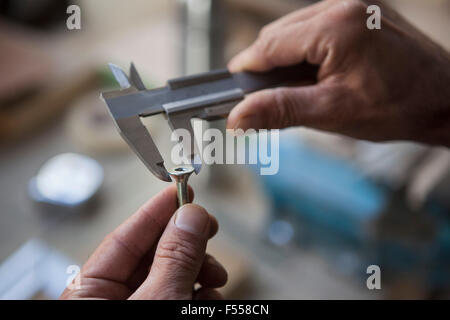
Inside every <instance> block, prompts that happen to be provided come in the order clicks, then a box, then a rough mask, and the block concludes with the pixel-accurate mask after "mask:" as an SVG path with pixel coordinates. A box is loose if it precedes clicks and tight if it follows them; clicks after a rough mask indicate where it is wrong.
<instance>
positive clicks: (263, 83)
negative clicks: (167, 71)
mask: <svg viewBox="0 0 450 320" xmlns="http://www.w3.org/2000/svg"><path fill="white" fill-rule="evenodd" d="M109 67H110V69H111V71H112V73H113V75H114V77H115V78H116V80H117V82H118V83H119V85H120V88H121V89H120V90H117V91H112V92H105V93H102V97H103V99H104V101H105V102H106V104H107V106H108V109H109V111H110V114H111V116H112V118H113V119H114V122H115V124H116V126H117V129H118V130H119V132H120V134H121V135H122V137H123V138H124V139H125V141H126V142H127V143H128V144H129V146H130V147H131V148H132V149H133V150H134V152H135V153H136V154H137V155H138V157H139V158H140V159H141V160H142V162H144V164H145V165H146V166H147V168H148V169H149V170H150V171H151V172H152V173H153V174H154V175H155V176H156V177H158V178H159V179H161V180H163V181H171V179H170V175H169V173H168V172H167V170H166V167H165V166H164V159H163V157H162V156H161V153H160V152H159V150H158V148H157V147H156V145H155V143H154V141H153V139H152V137H151V136H150V134H149V132H148V131H147V129H146V128H145V127H144V125H143V124H142V122H141V120H140V118H141V117H148V116H152V115H155V114H159V113H164V114H165V115H166V118H167V121H168V122H169V125H170V127H171V129H172V130H175V129H179V128H183V129H186V130H188V132H189V133H190V134H191V137H192V138H191V140H192V143H189V145H188V146H184V145H183V148H185V149H184V150H188V160H189V161H190V163H191V164H192V166H193V167H194V170H195V173H196V174H198V173H199V172H200V169H201V158H200V155H199V152H198V148H197V146H196V144H195V139H194V131H193V129H192V125H191V119H192V118H200V119H204V120H215V119H218V118H222V117H226V116H227V115H228V113H229V112H230V111H231V109H232V108H233V107H234V106H235V105H236V104H237V103H238V102H239V101H241V100H242V99H243V98H244V96H245V94H248V93H251V92H254V91H258V90H261V89H266V88H272V87H277V86H283V85H294V84H299V83H303V84H305V83H309V84H311V83H314V82H315V81H316V77H317V72H318V66H316V65H311V64H308V63H301V64H298V65H295V66H290V67H281V68H276V69H273V70H271V71H268V72H263V73H256V72H239V73H230V72H229V71H228V70H226V69H221V70H214V71H211V72H206V73H201V74H196V75H191V76H186V77H181V78H176V79H172V80H169V81H167V85H166V86H165V87H161V88H156V89H151V90H147V89H146V88H145V86H144V84H143V82H142V79H141V77H140V76H139V74H138V72H137V70H136V68H135V66H134V64H133V63H132V64H131V66H130V72H129V76H127V75H126V73H125V72H124V71H123V70H122V69H120V68H119V67H117V66H116V65H113V64H110V65H109Z"/></svg>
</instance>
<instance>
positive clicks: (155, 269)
mask: <svg viewBox="0 0 450 320" xmlns="http://www.w3.org/2000/svg"><path fill="white" fill-rule="evenodd" d="M190 194H191V195H192V190H190ZM176 203H177V202H176V189H175V186H171V187H169V188H167V189H165V190H163V191H162V192H160V193H159V194H157V195H156V196H155V197H153V198H152V199H151V200H149V201H148V202H147V203H146V204H144V205H143V206H142V207H141V208H140V209H139V210H138V211H137V212H136V213H135V214H134V215H132V216H131V217H130V218H128V219H127V220H126V221H125V222H124V223H123V224H121V225H120V226H119V227H118V228H117V229H116V230H114V231H113V232H112V233H110V234H109V235H108V236H107V237H106V238H105V239H104V240H103V242H102V243H101V244H100V246H99V247H98V248H97V250H95V252H94V253H93V254H92V256H91V257H90V258H89V260H88V261H87V262H86V263H85V265H84V266H83V268H82V270H81V272H80V274H79V275H78V276H77V278H76V279H75V280H74V281H73V283H74V286H73V287H74V288H73V289H69V288H67V289H66V290H65V291H64V292H63V294H62V295H61V297H60V298H61V299H219V298H221V295H220V294H219V292H217V291H216V290H214V289H213V288H217V287H220V286H223V285H224V284H225V283H226V281H227V273H226V271H225V269H224V268H223V267H222V265H220V264H219V263H218V262H217V261H216V260H215V259H214V258H213V257H211V256H209V255H207V254H206V255H205V250H206V243H207V241H208V239H209V238H211V237H212V236H214V234H215V233H216V232H217V229H218V225H217V221H216V219H215V218H214V217H213V216H211V215H209V214H208V212H206V210H205V209H203V208H202V207H200V206H197V205H195V204H186V205H184V206H182V207H181V208H179V209H178V210H176V209H177V208H176ZM175 210H176V212H175ZM174 212H175V214H173V213H174ZM196 282H198V283H200V284H201V286H202V287H201V288H200V289H199V290H197V291H194V290H193V287H194V283H196ZM77 285H78V286H79V287H77Z"/></svg>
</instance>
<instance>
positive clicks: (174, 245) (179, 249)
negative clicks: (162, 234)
mask: <svg viewBox="0 0 450 320" xmlns="http://www.w3.org/2000/svg"><path fill="white" fill-rule="evenodd" d="M196 251H197V250H196V248H195V246H194V245H193V244H191V243H189V242H188V241H183V240H172V241H164V242H162V243H161V244H160V245H159V248H158V250H157V251H156V254H155V260H158V261H163V262H164V263H165V264H168V265H174V266H176V267H177V268H182V269H184V270H186V271H193V269H194V268H195V265H196V257H197V255H196Z"/></svg>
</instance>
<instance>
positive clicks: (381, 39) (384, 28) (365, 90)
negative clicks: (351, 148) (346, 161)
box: [227, 0, 450, 146]
mask: <svg viewBox="0 0 450 320" xmlns="http://www.w3.org/2000/svg"><path fill="white" fill-rule="evenodd" d="M373 2H376V1H371V3H373ZM366 9H367V6H366V5H365V4H364V3H363V2H362V1H358V0H345V1H344V0H327V1H322V2H319V3H317V4H315V5H313V6H310V7H307V8H305V9H302V10H298V11H296V12H293V13H291V14H289V15H287V16H285V17H282V18H281V19H279V20H277V21H275V22H273V23H271V24H269V25H268V26H266V27H264V28H263V29H262V31H261V32H260V35H259V37H258V39H257V40H256V41H255V42H254V43H253V45H251V46H250V47H249V48H248V49H246V50H244V51H243V52H241V53H240V54H239V55H237V56H236V57H235V58H234V59H233V60H232V61H231V62H230V63H229V65H228V67H229V69H230V71H232V72H237V71H241V70H249V71H266V70H269V69H271V68H274V67H277V66H288V65H293V64H296V63H299V62H301V61H308V62H309V63H311V64H319V65H320V71H319V75H318V80H319V81H318V83H317V84H316V85H312V86H304V87H293V88H276V89H269V90H263V91H260V92H256V93H253V94H251V95H249V96H248V97H246V98H245V99H244V101H242V102H241V103H240V104H239V105H237V106H236V107H235V108H234V109H233V110H232V112H231V113H230V115H229V117H228V124H227V127H228V128H230V129H237V128H241V129H244V130H246V129H249V128H254V129H261V128H266V129H271V128H284V127H289V126H298V125H302V126H307V127H312V128H316V129H321V130H326V131H331V132H336V133H341V134H345V135H348V136H352V137H356V138H362V139H368V140H373V141H382V140H397V139H402V140H414V141H419V142H425V143H432V144H443V145H447V146H450V130H449V129H448V128H449V126H450V90H449V84H450V57H449V54H448V52H446V51H445V50H444V49H442V48H441V47H439V46H438V45H437V44H435V43H434V42H432V41H431V40H430V39H428V38H427V37H426V36H424V35H423V34H422V33H420V32H419V31H418V30H417V29H415V28H414V27H412V26H411V25H410V24H409V23H408V22H406V21H405V20H404V19H403V18H401V17H400V16H399V15H398V14H396V13H395V12H394V11H393V10H391V9H390V8H388V7H385V6H381V13H382V20H381V30H369V29H368V28H367V27H366V20H367V18H368V17H369V15H368V14H367V13H366Z"/></svg>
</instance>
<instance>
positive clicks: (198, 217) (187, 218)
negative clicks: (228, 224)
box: [175, 204, 209, 235]
mask: <svg viewBox="0 0 450 320" xmlns="http://www.w3.org/2000/svg"><path fill="white" fill-rule="evenodd" d="M208 220H209V217H208V214H207V213H206V212H205V211H204V210H202V209H200V208H199V207H197V206H195V205H192V204H186V205H184V206H182V207H181V208H180V209H178V211H177V213H176V216H175V225H176V226H177V227H178V228H180V229H181V230H184V231H187V232H190V233H193V234H197V235H203V233H204V232H205V229H206V225H207V223H208Z"/></svg>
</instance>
